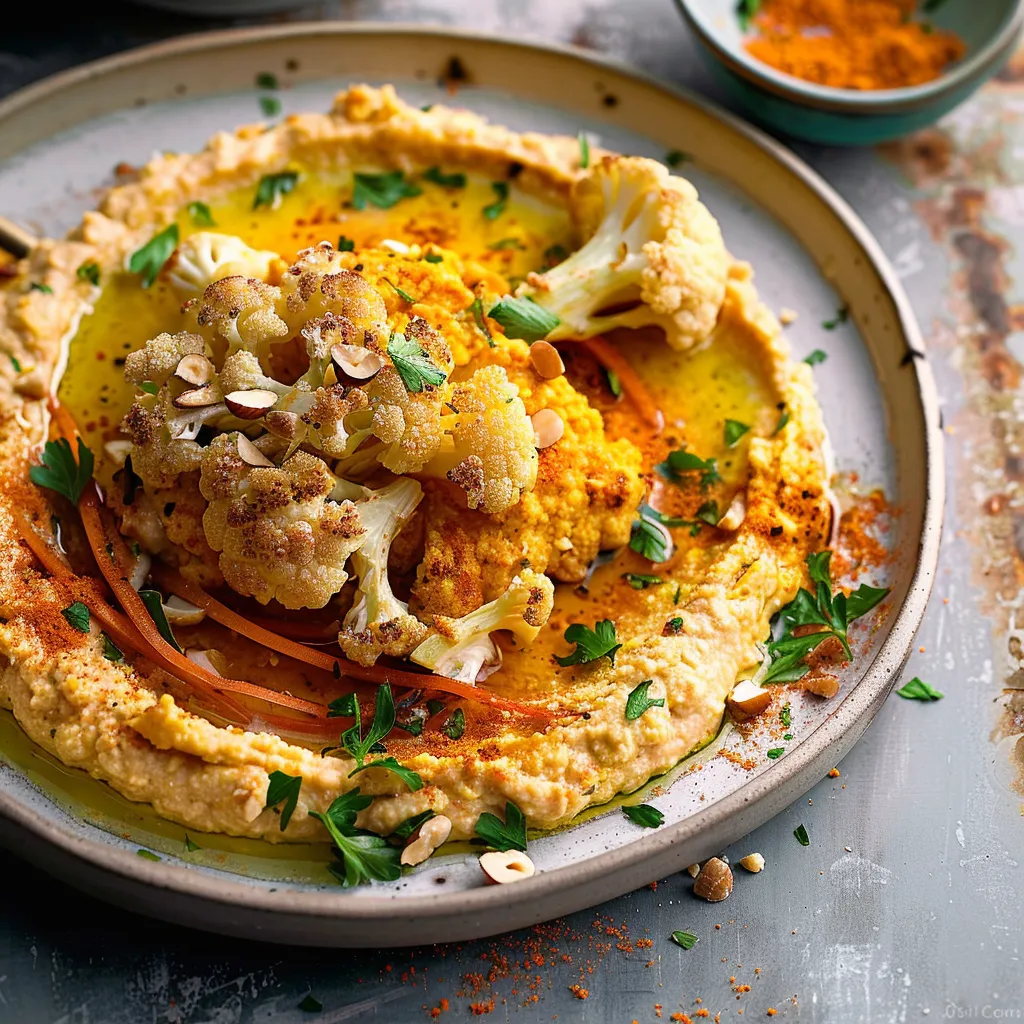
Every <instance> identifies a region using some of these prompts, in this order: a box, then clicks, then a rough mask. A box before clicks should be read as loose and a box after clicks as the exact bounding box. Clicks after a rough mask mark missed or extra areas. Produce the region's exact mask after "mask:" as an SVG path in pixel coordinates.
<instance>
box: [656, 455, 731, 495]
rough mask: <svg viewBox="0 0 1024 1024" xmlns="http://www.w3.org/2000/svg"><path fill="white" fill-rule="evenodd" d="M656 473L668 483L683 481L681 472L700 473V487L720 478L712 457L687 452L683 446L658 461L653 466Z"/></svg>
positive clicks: (707, 485)
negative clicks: (701, 456)
mask: <svg viewBox="0 0 1024 1024" xmlns="http://www.w3.org/2000/svg"><path fill="white" fill-rule="evenodd" d="M654 468H655V469H656V470H657V471H658V473H659V474H660V475H661V476H663V477H664V478H665V479H666V480H668V481H669V482H670V483H674V484H678V483H682V481H683V473H700V485H701V487H709V486H710V485H711V484H713V483H717V481H719V480H720V479H721V477H720V476H719V475H718V465H717V463H716V462H715V460H714V459H702V458H700V456H698V455H694V454H693V452H688V451H687V450H686V448H685V447H683V448H678V449H676V451H673V452H669V453H668V458H666V459H665V461H664V462H659V463H658V464H657V465H656V466H655V467H654Z"/></svg>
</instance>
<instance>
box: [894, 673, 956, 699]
mask: <svg viewBox="0 0 1024 1024" xmlns="http://www.w3.org/2000/svg"><path fill="white" fill-rule="evenodd" d="M896 693H897V694H898V695H899V696H900V697H905V698H906V699H907V700H942V698H943V697H944V696H945V694H943V693H940V692H939V691H938V690H936V689H935V687H934V686H931V685H929V684H928V683H926V682H925V681H924V680H923V679H918V677H917V676H914V678H913V679H911V680H910V682H909V683H906V684H905V685H903V686H901V687H900V688H899V689H898V690H897V691H896Z"/></svg>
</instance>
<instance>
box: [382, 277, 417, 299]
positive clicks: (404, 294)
mask: <svg viewBox="0 0 1024 1024" xmlns="http://www.w3.org/2000/svg"><path fill="white" fill-rule="evenodd" d="M384 283H385V284H388V285H391V287H392V288H394V290H395V294H396V295H397V296H398V297H399V298H400V299H401V300H402V301H403V302H408V303H409V304H410V305H411V304H412V303H414V302H415V301H416V299H414V298H413V297H412V296H411V295H410V294H409V293H408V292H407V291H403V290H402V289H401V288H399V287H398V285H397V284H395V283H394V281H389V280H388V279H387V278H386V277H385V278H384Z"/></svg>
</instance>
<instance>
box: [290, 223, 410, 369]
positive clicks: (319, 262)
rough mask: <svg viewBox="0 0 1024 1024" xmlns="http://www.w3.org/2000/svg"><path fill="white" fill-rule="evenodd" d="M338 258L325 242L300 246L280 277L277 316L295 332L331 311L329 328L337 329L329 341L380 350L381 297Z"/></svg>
mask: <svg viewBox="0 0 1024 1024" xmlns="http://www.w3.org/2000/svg"><path fill="white" fill-rule="evenodd" d="M341 263H342V257H341V254H340V253H337V252H335V251H334V248H333V247H332V246H331V244H330V242H321V243H320V244H319V245H317V246H313V247H312V248H309V249H303V250H302V251H301V252H300V253H299V255H298V259H297V260H296V262H295V263H294V265H293V266H291V267H290V268H289V269H288V271H287V272H286V273H285V274H284V276H283V277H282V279H281V300H280V302H279V305H278V309H279V312H280V315H281V316H282V317H283V318H284V319H285V320H286V321H287V322H288V325H289V327H290V328H291V329H292V331H297V330H300V329H301V328H302V327H303V325H305V324H307V323H308V322H309V321H311V320H314V319H317V318H320V317H323V316H324V315H325V314H327V313H330V314H332V315H333V318H334V319H333V321H332V323H333V329H334V330H336V331H337V332H338V334H339V336H338V337H336V338H335V339H334V340H333V341H332V342H331V344H334V343H335V342H338V341H340V342H342V343H343V344H346V345H363V346H367V347H369V348H373V349H375V350H381V349H383V347H384V345H385V344H386V342H387V339H388V335H389V334H390V331H389V329H388V323H387V319H388V311H387V307H386V306H385V305H384V300H383V299H382V298H381V296H380V294H379V292H377V290H376V289H375V288H374V287H373V286H372V285H371V284H369V283H368V282H367V281H366V280H365V279H364V278H363V277H361V276H360V275H359V274H358V273H356V272H355V271H353V270H345V269H343V268H342V266H341ZM304 333H305V332H304ZM307 340H308V338H307ZM328 347H329V346H328Z"/></svg>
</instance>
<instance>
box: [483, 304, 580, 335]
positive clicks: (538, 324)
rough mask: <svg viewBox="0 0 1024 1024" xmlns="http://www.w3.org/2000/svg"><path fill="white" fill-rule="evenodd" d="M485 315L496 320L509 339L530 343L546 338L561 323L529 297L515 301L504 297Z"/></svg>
mask: <svg viewBox="0 0 1024 1024" xmlns="http://www.w3.org/2000/svg"><path fill="white" fill-rule="evenodd" d="M487 315H488V316H489V317H490V318H491V319H492V320H497V321H498V323H499V324H501V326H502V327H504V328H505V333H506V334H507V335H508V336H509V337H510V338H521V339H522V340H523V341H526V342H531V343H532V342H534V341H540V339H541V338H546V337H547V336H548V335H549V334H550V333H551V332H552V331H553V330H554V329H555V328H556V327H557V326H558V325H559V324H560V323H561V322H562V321H561V320H560V319H559V318H558V317H557V316H555V314H554V313H549V312H548V311H547V310H546V309H545V308H544V307H543V306H540V305H538V304H537V303H536V302H534V301H533V299H531V298H530V297H529V296H524V297H523V298H519V299H517V298H515V297H514V296H512V295H506V296H505V297H504V298H503V299H499V300H498V302H497V303H495V305H493V306H492V307H491V309H490V312H488V314H487Z"/></svg>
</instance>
